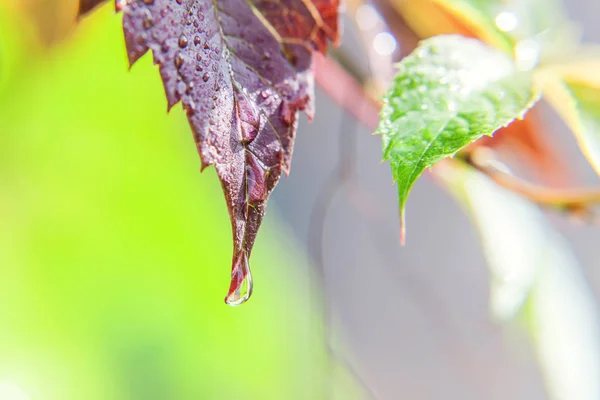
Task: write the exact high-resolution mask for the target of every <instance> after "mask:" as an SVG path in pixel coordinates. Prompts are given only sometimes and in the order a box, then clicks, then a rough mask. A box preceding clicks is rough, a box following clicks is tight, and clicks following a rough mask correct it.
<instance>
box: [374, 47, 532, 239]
mask: <svg viewBox="0 0 600 400" xmlns="http://www.w3.org/2000/svg"><path fill="white" fill-rule="evenodd" d="M398 69H399V70H398V74H397V75H396V77H395V78H394V82H393V83H392V87H391V88H390V90H389V91H388V93H387V94H386V95H385V96H384V99H383V102H384V104H383V107H382V111H381V114H380V123H379V128H378V130H377V132H376V133H378V134H380V135H382V136H383V158H384V159H385V160H388V161H389V162H390V164H391V168H392V174H393V176H394V179H395V181H396V182H397V184H398V197H399V202H400V211H401V219H402V227H403V228H402V237H404V225H405V224H404V208H405V204H406V199H407V197H408V193H409V192H410V189H411V188H412V186H413V184H414V183H415V181H416V180H417V178H418V177H419V176H420V175H421V174H422V173H423V171H424V170H425V168H428V167H431V166H433V165H434V164H435V163H436V162H438V161H440V160H441V159H443V158H445V157H448V156H452V155H454V154H455V153H456V152H457V151H459V150H461V149H462V148H464V147H465V146H467V145H469V144H470V143H472V142H474V141H475V140H477V139H479V138H480V137H482V136H483V135H490V136H491V135H492V134H493V133H494V132H495V131H496V130H497V129H499V128H501V127H503V126H506V125H508V124H509V123H510V122H512V121H513V120H514V119H515V118H522V117H523V115H524V114H525V112H526V111H527V110H528V109H529V108H530V107H531V106H532V105H533V104H534V103H535V101H536V100H537V98H538V94H537V91H536V90H535V89H534V87H533V83H532V77H531V75H530V74H529V73H525V72H519V71H517V69H516V67H515V65H514V64H513V62H512V61H511V60H510V59H509V58H508V57H507V56H505V55H504V54H503V53H500V52H499V51H497V50H494V49H492V48H490V47H488V46H486V45H484V44H483V43H481V42H480V41H477V40H475V39H467V38H463V37H460V36H454V35H449V36H438V37H435V38H431V39H428V40H426V41H423V42H422V43H421V45H420V46H419V47H418V48H417V49H416V50H415V51H414V52H413V53H412V54H411V55H409V56H407V57H406V58H405V59H404V60H403V61H402V62H401V63H400V64H399V65H398Z"/></svg>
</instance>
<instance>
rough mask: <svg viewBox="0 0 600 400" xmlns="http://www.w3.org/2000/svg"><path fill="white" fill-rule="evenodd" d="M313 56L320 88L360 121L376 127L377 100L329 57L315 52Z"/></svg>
mask: <svg viewBox="0 0 600 400" xmlns="http://www.w3.org/2000/svg"><path fill="white" fill-rule="evenodd" d="M314 58H315V79H316V81H317V83H318V84H319V86H320V87H321V89H323V91H324V92H325V93H327V95H329V97H331V99H332V100H333V101H334V102H335V103H336V104H337V105H339V106H340V107H341V108H343V109H344V110H346V111H347V112H348V113H350V114H352V115H353V116H354V118H356V119H357V120H358V121H359V122H360V123H362V124H363V125H365V126H366V127H368V128H369V129H372V130H375V129H377V125H378V123H379V109H380V108H381V105H380V104H379V102H377V101H375V100H374V99H372V98H370V97H369V96H368V95H367V93H366V92H365V90H364V89H363V87H362V85H361V84H360V83H358V81H357V80H356V79H355V78H354V77H353V76H352V75H350V74H349V73H348V72H346V70H345V69H344V68H342V67H341V66H340V65H339V64H337V63H336V62H335V61H333V60H332V59H331V58H328V57H325V56H323V55H321V54H319V53H317V52H315V53H314Z"/></svg>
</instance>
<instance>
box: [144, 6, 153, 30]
mask: <svg viewBox="0 0 600 400" xmlns="http://www.w3.org/2000/svg"><path fill="white" fill-rule="evenodd" d="M142 25H143V26H144V29H150V28H152V25H154V22H153V21H152V13H151V12H150V10H148V9H145V10H144V22H142Z"/></svg>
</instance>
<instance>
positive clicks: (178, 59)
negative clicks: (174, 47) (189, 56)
mask: <svg viewBox="0 0 600 400" xmlns="http://www.w3.org/2000/svg"><path fill="white" fill-rule="evenodd" d="M183 61H184V59H183V55H182V54H181V53H177V55H176V56H175V67H176V68H177V69H179V68H181V66H182V65H183Z"/></svg>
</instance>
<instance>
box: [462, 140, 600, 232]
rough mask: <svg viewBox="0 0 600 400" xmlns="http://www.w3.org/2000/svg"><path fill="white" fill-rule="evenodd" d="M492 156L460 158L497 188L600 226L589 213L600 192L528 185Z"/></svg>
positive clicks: (479, 153)
mask: <svg viewBox="0 0 600 400" xmlns="http://www.w3.org/2000/svg"><path fill="white" fill-rule="evenodd" d="M493 153H494V152H493V151H492V150H491V149H489V148H484V147H481V148H477V149H475V150H472V151H469V152H463V153H462V154H460V156H458V157H457V158H459V159H462V161H464V162H466V163H467V164H468V165H470V166H471V167H473V168H475V169H476V170H478V171H479V172H482V173H484V174H485V175H487V176H488V177H489V178H490V179H492V180H493V181H494V182H495V183H496V184H498V185H500V186H502V187H504V188H506V189H508V190H510V191H512V192H514V193H516V194H518V195H521V196H523V197H525V198H527V199H529V200H530V201H532V202H534V203H536V204H538V205H540V206H544V207H549V208H554V209H556V210H560V211H564V212H567V213H569V214H571V215H574V216H577V217H579V218H581V219H584V220H588V221H590V222H600V221H597V220H596V221H593V220H594V219H595V218H593V215H592V213H591V210H590V207H591V206H595V205H599V204H600V189H598V188H550V187H547V186H542V185H538V184H535V183H531V182H528V181H526V180H524V179H522V178H519V177H516V176H514V175H512V174H511V173H510V172H508V171H507V170H506V167H504V165H503V164H501V163H499V162H498V161H497V160H496V159H495V157H494V156H493ZM590 217H592V219H590Z"/></svg>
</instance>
